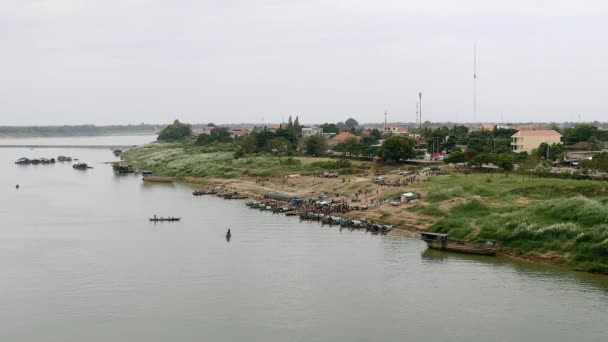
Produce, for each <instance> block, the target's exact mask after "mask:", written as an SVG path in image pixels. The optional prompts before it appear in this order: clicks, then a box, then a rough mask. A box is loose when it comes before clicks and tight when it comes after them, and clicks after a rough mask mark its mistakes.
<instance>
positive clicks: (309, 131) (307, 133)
mask: <svg viewBox="0 0 608 342" xmlns="http://www.w3.org/2000/svg"><path fill="white" fill-rule="evenodd" d="M317 134H323V128H321V127H317V126H314V127H303V128H302V135H303V136H304V137H312V136H313V135H317Z"/></svg>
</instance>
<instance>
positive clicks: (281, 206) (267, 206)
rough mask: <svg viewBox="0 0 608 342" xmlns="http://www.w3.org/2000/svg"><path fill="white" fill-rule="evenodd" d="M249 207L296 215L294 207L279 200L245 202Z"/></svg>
mask: <svg viewBox="0 0 608 342" xmlns="http://www.w3.org/2000/svg"><path fill="white" fill-rule="evenodd" d="M245 205H246V206H248V207H249V208H251V209H258V210H261V211H272V212H273V213H280V214H285V215H287V216H297V215H299V214H298V213H297V212H296V208H295V207H293V206H290V205H286V204H285V203H283V202H279V201H252V202H247V203H246V204H245Z"/></svg>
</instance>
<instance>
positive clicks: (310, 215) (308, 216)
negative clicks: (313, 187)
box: [246, 200, 393, 233]
mask: <svg viewBox="0 0 608 342" xmlns="http://www.w3.org/2000/svg"><path fill="white" fill-rule="evenodd" d="M246 205H247V206H248V207H249V208H251V209H258V210H261V211H272V212H273V213H279V214H285V215H286V216H299V217H300V219H301V220H309V221H320V222H321V223H322V224H328V225H339V226H340V227H345V228H350V229H365V230H367V231H370V232H377V233H388V232H389V231H391V230H392V229H393V227H392V226H390V225H386V224H378V223H374V222H371V221H368V220H367V219H365V218H361V219H360V220H352V219H349V218H342V217H340V216H332V215H325V214H322V213H318V212H312V211H302V212H299V211H298V207H296V206H293V205H289V204H287V203H286V202H282V201H275V200H265V201H251V202H248V203H247V204H246Z"/></svg>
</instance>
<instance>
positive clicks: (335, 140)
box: [329, 132, 361, 147]
mask: <svg viewBox="0 0 608 342" xmlns="http://www.w3.org/2000/svg"><path fill="white" fill-rule="evenodd" d="M350 139H355V140H357V141H359V140H360V139H361V137H358V136H356V135H354V134H352V133H350V132H342V133H340V134H338V135H336V136H335V137H333V138H331V139H329V146H332V147H333V146H336V145H337V144H339V143H341V142H345V141H347V140H350Z"/></svg>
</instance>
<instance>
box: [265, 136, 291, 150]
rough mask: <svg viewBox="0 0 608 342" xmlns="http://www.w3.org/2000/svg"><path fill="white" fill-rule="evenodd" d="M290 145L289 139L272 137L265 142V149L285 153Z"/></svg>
mask: <svg viewBox="0 0 608 342" xmlns="http://www.w3.org/2000/svg"><path fill="white" fill-rule="evenodd" d="M290 147H291V144H290V143H289V140H287V139H285V138H283V137H276V138H272V139H270V140H269V141H268V143H267V144H266V149H268V152H272V153H278V154H281V153H286V152H287V151H288V150H289V149H290Z"/></svg>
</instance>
